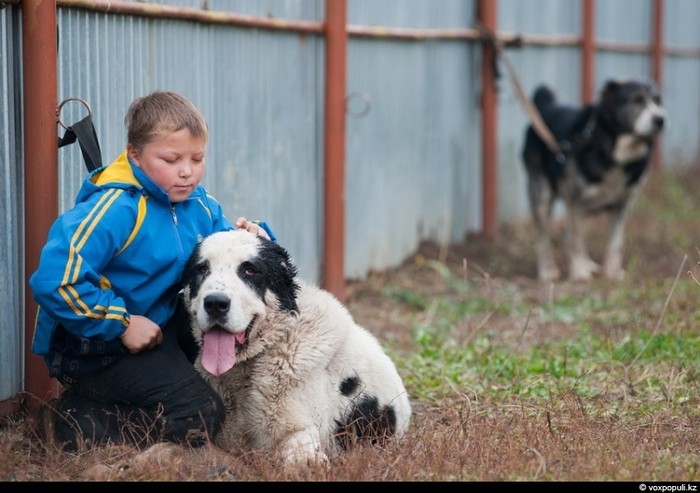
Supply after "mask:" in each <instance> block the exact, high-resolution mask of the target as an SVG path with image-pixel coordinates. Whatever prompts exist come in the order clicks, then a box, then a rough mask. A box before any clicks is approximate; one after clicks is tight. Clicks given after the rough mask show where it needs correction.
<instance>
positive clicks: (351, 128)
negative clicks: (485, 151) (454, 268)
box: [345, 0, 481, 279]
mask: <svg viewBox="0 0 700 493" xmlns="http://www.w3.org/2000/svg"><path fill="white" fill-rule="evenodd" d="M405 4H409V5H405ZM348 7H349V12H348V23H349V24H357V25H363V26H368V25H373V26H383V27H400V26H403V27H421V28H443V27H449V28H464V27H468V26H470V25H471V24H472V22H473V15H474V12H475V11H474V9H473V3H472V2H440V3H435V2H428V1H424V0H413V1H410V2H403V1H401V2H396V1H386V2H380V3H378V2H369V1H356V2H349V4H348ZM476 53H477V50H476V49H475V47H474V46H473V45H472V44H470V43H467V42H465V41H454V40H430V41H407V40H395V39H394V40H385V39H367V38H351V39H350V41H349V44H348V88H347V89H348V93H349V94H350V95H351V96H350V98H349V103H348V106H349V111H350V113H349V116H348V119H347V127H346V135H347V144H346V156H347V159H346V161H347V162H346V224H345V231H346V233H345V235H346V236H345V237H346V242H345V244H346V249H345V275H346V278H348V279H358V278H364V277H365V276H366V275H367V273H368V270H384V269H386V268H389V267H394V266H396V265H398V264H400V263H401V262H403V261H404V260H405V259H406V258H407V257H408V256H409V255H410V254H412V253H413V252H415V251H416V249H417V247H418V246H419V244H420V242H421V241H422V240H428V239H429V240H434V241H436V242H438V243H444V244H451V243H455V242H459V241H462V240H464V238H465V234H466V233H467V232H469V231H474V230H478V229H479V228H480V224H481V166H480V162H481V159H480V156H481V149H480V132H479V131H478V129H479V117H480V112H479V106H478V105H479V97H478V94H479V88H478V84H479V80H480V77H479V73H478V57H477V55H476ZM364 105H367V108H366V109H367V112H366V113H365V114H359V115H358V114H357V113H362V111H363V110H364V109H365V108H364Z"/></svg>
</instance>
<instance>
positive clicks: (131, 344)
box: [120, 315, 163, 354]
mask: <svg viewBox="0 0 700 493" xmlns="http://www.w3.org/2000/svg"><path fill="white" fill-rule="evenodd" d="M120 339H121V340H122V344H124V345H125V346H126V348H127V349H128V350H129V352H131V353H134V354H135V353H139V352H141V351H143V350H145V349H153V348H154V347H156V346H157V345H159V344H160V343H161V342H163V332H162V331H161V330H160V327H158V324H156V323H155V322H153V321H151V320H150V319H148V318H146V317H143V316H141V315H132V316H131V322H130V323H129V326H128V327H127V328H126V330H125V331H124V333H123V334H122V335H121V336H120Z"/></svg>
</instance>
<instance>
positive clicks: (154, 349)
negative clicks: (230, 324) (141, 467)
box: [29, 92, 268, 450]
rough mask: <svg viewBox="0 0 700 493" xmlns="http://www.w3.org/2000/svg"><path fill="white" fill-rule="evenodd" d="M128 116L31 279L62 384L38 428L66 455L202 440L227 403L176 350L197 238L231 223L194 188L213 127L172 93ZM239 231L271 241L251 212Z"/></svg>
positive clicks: (41, 334) (45, 347)
mask: <svg viewBox="0 0 700 493" xmlns="http://www.w3.org/2000/svg"><path fill="white" fill-rule="evenodd" d="M124 121H125V124H126V126H127V142H128V143H127V146H126V150H125V151H124V152H123V153H122V154H121V155H120V156H119V157H117V159H116V160H115V161H114V162H113V163H112V164H110V165H109V166H106V167H103V168H100V169H97V170H95V171H94V172H92V173H91V174H90V175H89V176H88V177H87V178H86V180H85V182H84V183H83V186H82V188H81V189H80V192H79V193H78V196H77V199H76V204H75V206H74V207H73V208H72V209H70V210H68V211H66V212H65V213H64V214H62V215H61V216H60V217H59V218H58V219H57V220H56V222H55V223H54V224H53V226H52V227H51V230H50V231H49V235H48V240H47V242H46V244H45V246H44V248H43V250H42V253H41V256H40V260H39V266H38V268H37V270H36V272H34V273H33V275H32V276H31V278H30V279H29V284H30V287H31V289H32V292H33V296H34V299H35V300H36V302H37V303H38V305H39V311H38V314H37V322H36V328H35V333H34V340H33V345H32V350H33V352H35V353H36V354H38V355H40V356H42V357H43V358H44V360H45V361H46V364H47V366H48V367H49V371H50V373H51V376H52V377H55V378H57V379H58V381H59V382H61V384H63V386H64V387H65V390H64V391H63V392H62V393H61V395H60V396H59V398H58V399H57V400H56V401H53V402H52V404H51V406H50V407H48V406H45V407H44V408H43V409H42V412H41V413H40V425H41V426H42V427H43V430H42V431H43V433H44V434H45V435H46V438H47V439H48V440H49V441H53V440H58V441H59V442H60V443H63V444H64V446H65V447H66V448H67V449H69V450H76V449H78V448H79V447H80V446H81V445H96V444H99V443H105V442H107V441H111V442H113V443H130V444H134V445H137V446H146V445H149V444H151V443H153V442H154V441H160V440H165V441H172V442H183V443H189V444H190V445H193V446H199V445H202V444H204V443H206V441H207V440H209V439H211V438H212V437H213V436H214V435H215V434H216V433H217V432H218V431H219V429H220V427H221V424H222V422H223V419H224V409H223V406H222V402H221V399H220V398H219V396H218V395H217V394H216V393H215V392H214V391H213V389H212V388H211V387H210V386H209V385H208V384H207V383H206V382H205V381H204V380H203V379H202V378H201V377H200V376H199V375H198V374H197V372H196V371H195V369H194V367H193V365H192V362H191V358H192V355H191V354H188V355H186V354H185V352H183V349H182V348H181V347H180V342H179V337H180V332H179V327H178V323H180V325H182V321H183V320H185V319H184V318H182V314H181V313H177V314H176V306H177V301H178V291H179V282H180V277H181V275H182V271H183V268H184V264H185V262H186V260H187V258H188V257H189V255H190V254H191V252H192V250H193V249H194V246H195V245H196V243H197V242H198V241H199V240H200V239H201V238H203V237H205V236H208V235H210V234H212V233H214V232H216V231H222V230H227V229H232V228H233V226H232V225H231V223H230V222H229V221H228V220H227V219H226V217H225V216H224V213H223V210H222V208H221V205H220V204H219V203H218V202H217V201H216V200H215V199H214V198H213V197H211V196H210V195H208V193H207V192H206V190H205V189H204V188H203V187H202V186H201V185H200V181H201V180H202V177H203V175H204V170H205V148H206V144H207V139H208V127H207V122H206V120H205V118H204V116H203V115H202V114H201V113H200V112H199V110H198V109H197V108H196V107H195V106H194V105H193V104H192V103H191V102H189V101H188V100H187V99H185V98H183V97H182V96H180V95H178V94H176V93H172V92H154V93H152V94H150V95H147V96H144V97H141V98H138V99H136V100H135V101H134V102H133V103H132V104H131V106H130V107H129V109H128V111H127V113H126V117H125V119H124ZM236 227H239V228H244V229H247V230H248V231H250V232H253V233H256V234H261V235H263V236H266V237H268V235H267V234H266V232H265V231H264V230H263V229H261V228H260V227H259V226H258V225H257V224H255V223H252V222H248V221H247V220H246V219H245V218H239V219H238V220H237V221H236Z"/></svg>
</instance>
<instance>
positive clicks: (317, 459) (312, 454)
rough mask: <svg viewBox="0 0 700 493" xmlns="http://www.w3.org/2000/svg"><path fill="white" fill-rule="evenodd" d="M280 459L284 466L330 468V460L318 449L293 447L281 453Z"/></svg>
mask: <svg viewBox="0 0 700 493" xmlns="http://www.w3.org/2000/svg"><path fill="white" fill-rule="evenodd" d="M282 460H283V461H284V464H285V466H286V467H294V468H297V467H304V466H307V467H324V468H326V469H328V468H330V464H331V461H330V460H329V459H328V456H327V455H326V454H325V453H323V452H321V451H319V450H315V449H314V450H311V449H305V448H299V447H295V448H293V449H287V450H285V451H284V452H283V454H282Z"/></svg>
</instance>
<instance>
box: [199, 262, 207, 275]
mask: <svg viewBox="0 0 700 493" xmlns="http://www.w3.org/2000/svg"><path fill="white" fill-rule="evenodd" d="M197 274H199V275H202V276H204V275H206V274H209V264H208V263H206V262H202V263H201V264H199V265H197Z"/></svg>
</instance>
